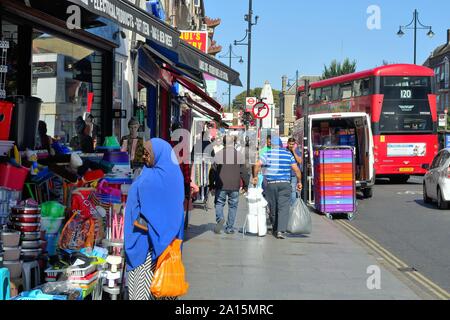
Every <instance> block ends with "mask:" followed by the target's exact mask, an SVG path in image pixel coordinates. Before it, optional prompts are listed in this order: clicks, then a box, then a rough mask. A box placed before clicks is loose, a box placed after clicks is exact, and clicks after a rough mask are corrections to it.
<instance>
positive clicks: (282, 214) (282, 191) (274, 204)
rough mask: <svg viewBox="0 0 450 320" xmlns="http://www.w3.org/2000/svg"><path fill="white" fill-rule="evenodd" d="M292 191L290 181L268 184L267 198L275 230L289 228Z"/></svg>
mask: <svg viewBox="0 0 450 320" xmlns="http://www.w3.org/2000/svg"><path fill="white" fill-rule="evenodd" d="M291 192H292V189H291V183H290V182H286V183H273V184H272V183H268V184H267V187H266V200H267V202H269V209H270V215H271V216H272V219H271V220H272V223H273V232H286V230H287V225H288V222H289V210H290V206H291V205H290V202H291Z"/></svg>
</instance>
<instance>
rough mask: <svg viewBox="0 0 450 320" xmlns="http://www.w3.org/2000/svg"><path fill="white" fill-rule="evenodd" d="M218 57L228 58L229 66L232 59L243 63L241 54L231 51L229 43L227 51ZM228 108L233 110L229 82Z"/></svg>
mask: <svg viewBox="0 0 450 320" xmlns="http://www.w3.org/2000/svg"><path fill="white" fill-rule="evenodd" d="M219 58H228V59H229V67H230V68H231V61H232V59H239V63H244V60H243V59H242V56H238V55H236V54H235V53H234V52H233V45H231V44H230V47H229V49H228V52H227V53H226V54H224V55H221V56H219ZM228 108H230V112H233V107H232V106H231V84H230V85H229V86H228Z"/></svg>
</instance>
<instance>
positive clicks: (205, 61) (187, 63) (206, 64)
mask: <svg viewBox="0 0 450 320" xmlns="http://www.w3.org/2000/svg"><path fill="white" fill-rule="evenodd" d="M147 44H148V46H149V47H150V48H153V51H156V52H158V55H159V58H160V59H166V60H167V61H170V64H171V65H174V66H176V67H177V68H182V69H188V70H190V72H191V73H193V74H195V76H196V77H203V76H202V74H203V73H207V74H209V75H211V76H213V77H215V78H216V79H218V80H221V81H224V82H227V83H229V84H231V85H233V86H239V87H242V82H241V80H240V79H239V73H238V72H237V71H234V70H233V69H231V68H230V67H228V66H227V65H225V64H223V63H222V62H220V61H218V60H217V59H215V58H214V57H212V56H210V55H208V54H206V53H204V52H202V51H200V50H199V49H197V48H195V47H193V46H191V45H190V44H188V43H187V42H185V41H184V40H180V43H179V45H178V48H177V50H176V51H173V50H168V49H167V48H164V47H162V46H160V45H158V44H157V43H154V42H148V43H147Z"/></svg>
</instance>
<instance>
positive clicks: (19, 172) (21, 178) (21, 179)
mask: <svg viewBox="0 0 450 320" xmlns="http://www.w3.org/2000/svg"><path fill="white" fill-rule="evenodd" d="M29 172H30V170H29V169H27V168H25V167H22V166H20V167H15V166H13V165H11V164H9V163H1V164H0V186H2V187H6V188H9V189H12V190H17V191H20V190H22V189H23V186H24V185H25V180H26V179H27V176H28V173H29Z"/></svg>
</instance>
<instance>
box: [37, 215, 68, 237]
mask: <svg viewBox="0 0 450 320" xmlns="http://www.w3.org/2000/svg"><path fill="white" fill-rule="evenodd" d="M64 219H65V218H50V217H42V218H41V229H42V230H44V231H45V232H46V233H47V234H49V233H58V232H59V229H60V228H61V226H62V223H63V222H64Z"/></svg>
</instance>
